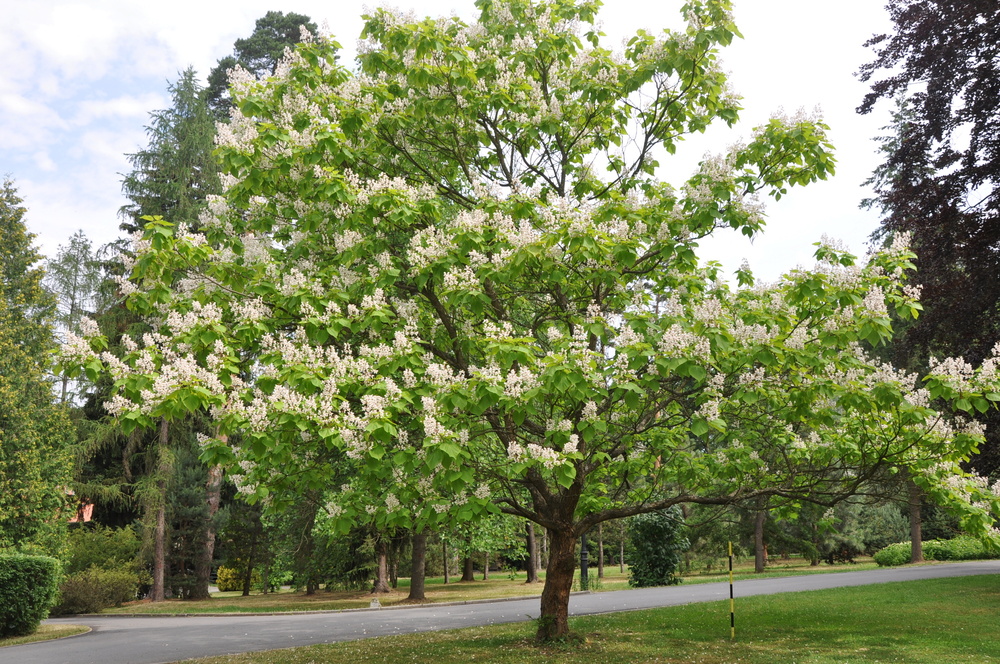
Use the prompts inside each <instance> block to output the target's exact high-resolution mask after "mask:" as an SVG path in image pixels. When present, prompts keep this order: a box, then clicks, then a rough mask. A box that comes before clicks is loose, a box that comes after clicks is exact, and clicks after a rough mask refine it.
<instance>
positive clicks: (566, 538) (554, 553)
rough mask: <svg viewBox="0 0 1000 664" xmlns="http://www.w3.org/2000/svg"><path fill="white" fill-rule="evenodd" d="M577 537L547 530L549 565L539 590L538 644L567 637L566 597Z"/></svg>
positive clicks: (571, 577)
mask: <svg viewBox="0 0 1000 664" xmlns="http://www.w3.org/2000/svg"><path fill="white" fill-rule="evenodd" d="M575 548H576V536H575V535H574V534H573V533H572V531H563V530H549V564H548V567H546V569H545V587H544V588H542V604H541V616H540V617H539V619H538V632H537V634H536V636H537V638H538V640H539V641H549V640H551V639H556V638H559V637H562V636H566V635H567V634H568V633H569V594H570V590H571V589H572V587H573V572H574V570H575V568H576V556H575V555H574V553H575Z"/></svg>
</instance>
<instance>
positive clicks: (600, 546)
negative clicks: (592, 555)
mask: <svg viewBox="0 0 1000 664" xmlns="http://www.w3.org/2000/svg"><path fill="white" fill-rule="evenodd" d="M597 578H598V579H603V578H604V524H603V523H599V524H597Z"/></svg>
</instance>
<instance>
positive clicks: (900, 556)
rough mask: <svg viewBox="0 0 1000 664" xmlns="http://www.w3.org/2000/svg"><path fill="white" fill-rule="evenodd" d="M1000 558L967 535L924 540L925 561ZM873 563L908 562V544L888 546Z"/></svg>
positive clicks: (998, 552)
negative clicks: (946, 538) (947, 538)
mask: <svg viewBox="0 0 1000 664" xmlns="http://www.w3.org/2000/svg"><path fill="white" fill-rule="evenodd" d="M997 558H1000V551H997V550H995V549H989V548H987V547H985V546H984V545H983V543H982V542H981V541H980V540H978V539H976V538H974V537H969V536H968V535H961V536H959V537H956V538H954V539H950V540H926V541H925V542H924V559H925V560H993V559H997ZM875 562H876V563H878V564H879V565H881V566H882V567H895V566H897V565H905V564H907V563H908V562H910V543H909V542H897V543H896V544H890V545H889V546H887V547H885V548H884V549H882V550H881V551H879V552H877V553H876V554H875Z"/></svg>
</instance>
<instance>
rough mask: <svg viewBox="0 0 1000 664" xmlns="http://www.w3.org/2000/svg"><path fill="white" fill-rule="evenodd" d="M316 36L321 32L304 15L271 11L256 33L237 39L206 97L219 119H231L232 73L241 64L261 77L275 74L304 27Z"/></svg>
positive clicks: (217, 68)
mask: <svg viewBox="0 0 1000 664" xmlns="http://www.w3.org/2000/svg"><path fill="white" fill-rule="evenodd" d="M302 26H305V28H306V29H307V30H309V32H311V33H313V34H316V33H317V32H318V29H317V27H316V24H315V23H313V21H312V19H310V18H309V17H308V16H305V15H303V14H296V13H294V12H289V13H288V14H285V13H284V12H275V11H270V12H268V13H267V14H265V15H264V16H262V17H261V18H259V19H257V23H256V25H255V26H254V31H253V34H252V35H250V36H249V37H247V38H246V39H237V40H236V42H235V43H234V44H233V54H232V55H227V56H226V57H224V58H222V59H221V60H219V62H218V64H216V65H215V68H214V69H212V71H211V72H210V73H209V75H208V88H207V90H206V94H205V98H206V100H207V101H208V105H209V106H210V107H211V108H212V111H213V112H214V113H215V115H216V117H217V118H218V119H219V120H223V121H224V120H226V119H228V117H229V107H230V106H231V105H232V102H231V101H230V99H229V74H228V72H229V70H230V69H232V68H233V67H235V66H236V65H239V66H240V67H243V69H246V70H247V71H248V72H250V73H251V74H253V75H254V76H256V77H257V78H264V77H266V76H270V75H271V74H273V73H274V68H275V66H276V65H277V64H278V61H279V60H281V56H282V55H283V54H284V52H285V47H288V46H294V45H295V44H297V43H299V39H300V38H301V34H302V32H301V27H302Z"/></svg>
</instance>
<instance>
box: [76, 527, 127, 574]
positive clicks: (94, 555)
mask: <svg viewBox="0 0 1000 664" xmlns="http://www.w3.org/2000/svg"><path fill="white" fill-rule="evenodd" d="M141 548H142V540H141V539H140V538H139V536H138V535H137V534H136V532H135V530H133V529H132V527H131V526H126V527H125V528H106V527H104V526H100V525H97V524H89V523H88V524H83V525H81V526H80V527H77V528H72V529H71V530H70V531H69V536H68V537H67V538H66V550H65V553H64V554H63V557H62V558H63V569H64V571H65V572H66V574H75V573H77V572H82V571H84V570H87V569H90V568H91V567H99V568H101V569H109V570H113V569H121V568H124V567H130V568H133V567H135V566H136V565H137V558H138V556H139V550H140V549H141Z"/></svg>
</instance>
